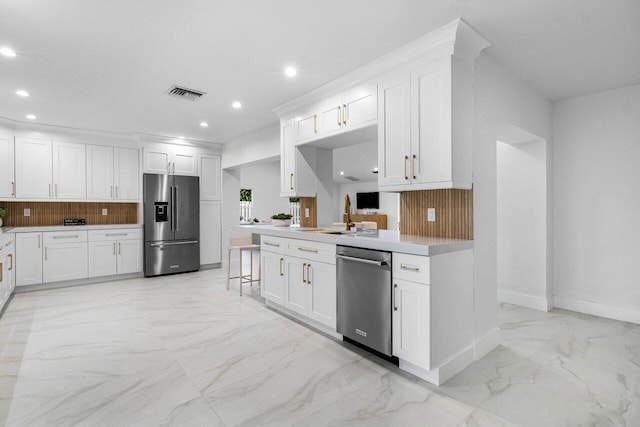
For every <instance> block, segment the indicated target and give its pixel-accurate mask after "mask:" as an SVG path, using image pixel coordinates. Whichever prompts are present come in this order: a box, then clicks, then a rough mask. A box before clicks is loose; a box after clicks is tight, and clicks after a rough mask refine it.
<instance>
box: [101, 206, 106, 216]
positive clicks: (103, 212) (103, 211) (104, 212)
mask: <svg viewBox="0 0 640 427" xmlns="http://www.w3.org/2000/svg"><path fill="white" fill-rule="evenodd" d="M102 216H107V208H103V209H102Z"/></svg>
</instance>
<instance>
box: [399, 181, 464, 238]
mask: <svg viewBox="0 0 640 427" xmlns="http://www.w3.org/2000/svg"><path fill="white" fill-rule="evenodd" d="M427 208H435V209H436V220H435V222H428V221H427ZM400 234H412V235H418V236H431V237H450V238H454V239H473V190H425V191H406V192H403V193H400Z"/></svg>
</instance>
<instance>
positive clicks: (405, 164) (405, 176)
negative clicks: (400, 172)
mask: <svg viewBox="0 0 640 427" xmlns="http://www.w3.org/2000/svg"><path fill="white" fill-rule="evenodd" d="M408 161H409V156H404V179H407V180H408V179H409V175H407V162H408Z"/></svg>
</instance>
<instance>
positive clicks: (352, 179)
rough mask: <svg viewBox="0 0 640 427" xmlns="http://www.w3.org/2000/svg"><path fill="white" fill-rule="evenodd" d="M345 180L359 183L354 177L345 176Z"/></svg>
mask: <svg viewBox="0 0 640 427" xmlns="http://www.w3.org/2000/svg"><path fill="white" fill-rule="evenodd" d="M345 179H348V180H349V181H360V180H359V179H358V178H356V177H355V176H345Z"/></svg>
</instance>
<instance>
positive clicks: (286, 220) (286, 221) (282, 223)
mask: <svg viewBox="0 0 640 427" xmlns="http://www.w3.org/2000/svg"><path fill="white" fill-rule="evenodd" d="M291 218H293V216H292V215H290V214H286V213H283V212H280V213H279V214H276V215H271V219H272V220H273V221H272V223H273V225H274V227H288V226H290V225H291Z"/></svg>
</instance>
